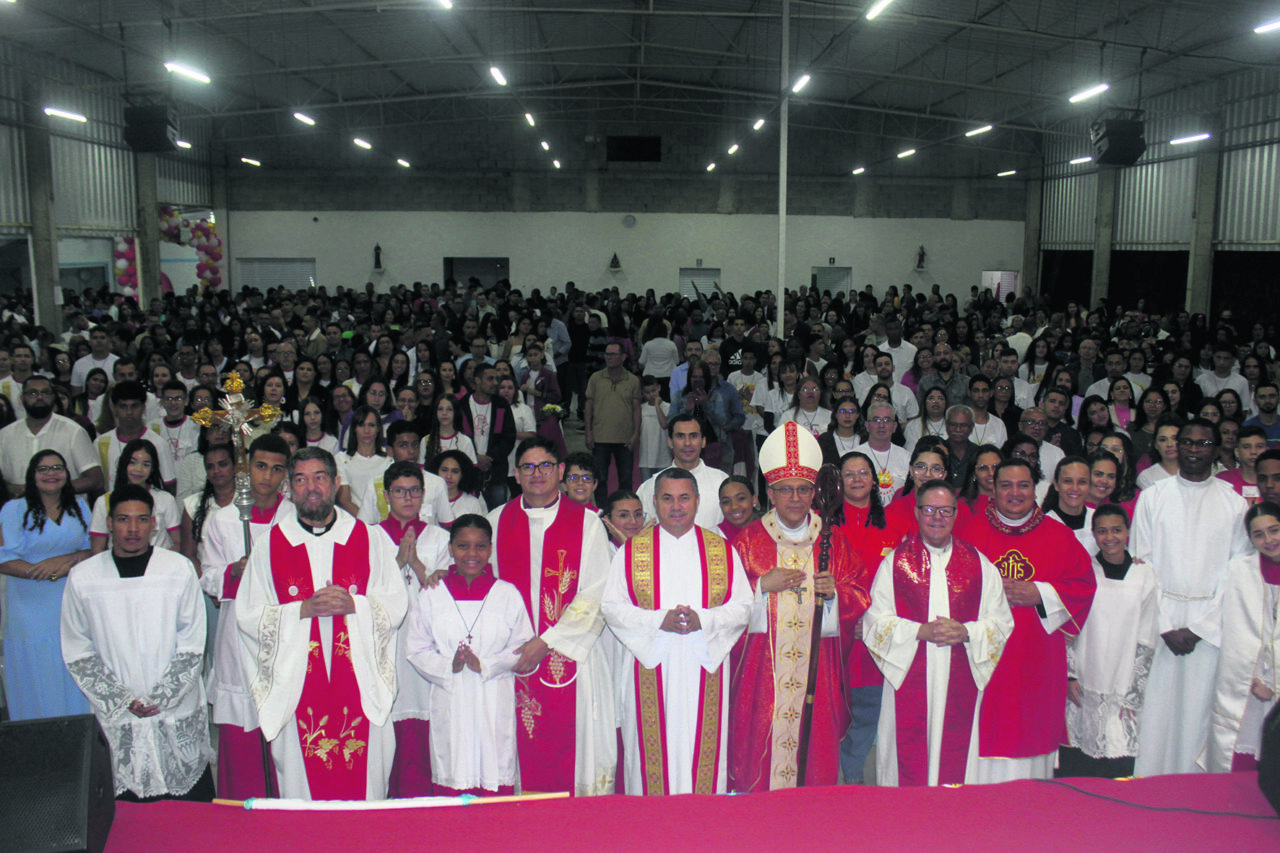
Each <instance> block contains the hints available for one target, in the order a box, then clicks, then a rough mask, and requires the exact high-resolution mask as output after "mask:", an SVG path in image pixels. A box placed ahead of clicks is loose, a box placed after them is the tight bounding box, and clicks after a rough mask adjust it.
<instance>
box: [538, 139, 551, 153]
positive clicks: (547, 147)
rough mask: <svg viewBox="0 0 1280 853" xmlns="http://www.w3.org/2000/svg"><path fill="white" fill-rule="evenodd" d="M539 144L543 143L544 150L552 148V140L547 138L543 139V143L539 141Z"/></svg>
mask: <svg viewBox="0 0 1280 853" xmlns="http://www.w3.org/2000/svg"><path fill="white" fill-rule="evenodd" d="M539 144H540V145H542V150H543V151H550V150H551V143H550V142H548V141H547V140H545V139H544V140H542V142H541V143H539Z"/></svg>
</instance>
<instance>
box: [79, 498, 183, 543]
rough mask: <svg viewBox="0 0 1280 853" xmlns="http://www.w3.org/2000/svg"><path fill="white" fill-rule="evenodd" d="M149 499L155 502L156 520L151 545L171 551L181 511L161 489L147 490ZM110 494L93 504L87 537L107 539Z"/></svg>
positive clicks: (108, 535)
mask: <svg viewBox="0 0 1280 853" xmlns="http://www.w3.org/2000/svg"><path fill="white" fill-rule="evenodd" d="M148 491H149V492H151V499H152V500H153V501H155V508H154V509H153V510H152V513H153V515H154V516H155V519H156V529H155V530H153V531H152V532H151V544H152V545H153V546H154V547H156V548H167V549H169V550H173V536H172V535H170V534H171V533H172V532H173V531H175V530H177V529H178V528H179V527H181V526H182V510H181V509H180V508H179V507H178V501H177V500H176V499H175V498H174V497H173V495H171V494H169V493H168V492H166V491H164V490H163V489H148ZM110 498H111V492H107V493H106V494H105V495H103V496H102V497H100V498H98V499H97V500H96V501H94V503H93V516H92V517H91V518H90V519H89V535H90V536H101V537H103V538H109V537H110V536H111V532H110V528H109V527H108V526H107V503H108V502H109V500H110Z"/></svg>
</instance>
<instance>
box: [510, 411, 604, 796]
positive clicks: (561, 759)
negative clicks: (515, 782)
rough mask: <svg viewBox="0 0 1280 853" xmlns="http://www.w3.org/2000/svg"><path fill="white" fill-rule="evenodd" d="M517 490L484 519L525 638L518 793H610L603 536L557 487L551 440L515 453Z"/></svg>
mask: <svg viewBox="0 0 1280 853" xmlns="http://www.w3.org/2000/svg"><path fill="white" fill-rule="evenodd" d="M516 463H517V464H516V480H517V482H518V483H519V484H520V487H521V489H522V490H523V491H522V494H521V495H520V497H517V498H516V499H515V500H512V501H508V502H507V503H506V504H504V505H502V506H500V507H498V508H497V509H495V510H493V511H492V512H490V513H489V515H488V519H489V523H490V524H491V525H492V526H493V558H492V559H493V567H494V574H495V575H496V576H497V577H499V578H501V579H502V580H505V581H508V582H509V583H511V584H513V585H514V586H515V587H516V589H518V590H519V591H520V594H521V596H522V598H523V599H524V602H525V607H526V608H528V610H529V616H530V621H531V623H532V625H533V631H534V637H533V639H532V640H530V641H529V642H528V643H525V644H524V646H523V647H522V648H521V652H520V659H519V660H518V661H517V662H516V667H515V671H516V676H517V679H516V715H517V720H518V726H517V731H516V739H517V746H518V751H519V754H520V788H521V790H522V791H523V792H534V791H537V792H548V791H572V792H573V793H574V794H576V795H577V796H594V795H598V794H612V793H613V792H614V783H615V774H616V769H617V760H618V759H617V753H618V746H617V728H616V726H615V725H614V716H615V713H614V712H615V701H614V698H613V670H612V667H611V665H610V658H609V650H608V648H606V646H605V644H603V643H601V642H598V640H599V637H600V632H601V631H602V630H603V629H604V618H603V617H602V616H601V615H600V598H601V596H602V595H603V593H604V585H605V579H606V578H607V576H608V571H609V539H608V535H607V533H606V532H605V529H604V524H602V523H601V521H600V519H599V518H598V517H597V516H596V515H595V514H594V513H592V512H589V511H587V510H586V509H585V508H584V507H583V506H582V505H580V504H576V503H574V502H573V501H571V500H569V499H568V498H566V497H563V493H562V492H561V491H560V482H561V480H562V479H563V477H564V463H563V462H561V461H560V456H559V450H558V449H557V448H556V445H555V444H554V443H552V442H551V440H550V439H547V438H545V437H544V436H534V437H533V438H527V439H525V440H524V441H522V442H520V444H519V446H518V447H517V448H516Z"/></svg>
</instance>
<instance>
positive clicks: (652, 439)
mask: <svg viewBox="0 0 1280 853" xmlns="http://www.w3.org/2000/svg"><path fill="white" fill-rule="evenodd" d="M640 393H641V395H642V399H641V402H640V482H642V483H643V482H644V481H645V480H648V479H649V478H650V477H652V476H653V475H655V474H657V473H658V472H659V471H661V470H663V469H664V468H669V467H671V446H670V445H669V444H667V413H668V412H669V411H670V410H671V404H670V403H667V402H665V401H664V400H663V399H662V385H661V384H660V383H659V382H658V380H657V379H656V378H655V377H653V376H643V377H641V378H640Z"/></svg>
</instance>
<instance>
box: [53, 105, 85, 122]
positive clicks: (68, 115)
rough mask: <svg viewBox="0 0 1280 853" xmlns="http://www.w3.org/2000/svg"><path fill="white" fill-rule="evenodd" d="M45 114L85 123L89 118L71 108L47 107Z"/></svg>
mask: <svg viewBox="0 0 1280 853" xmlns="http://www.w3.org/2000/svg"><path fill="white" fill-rule="evenodd" d="M44 114H45V115H47V116H53V117H54V118H65V119H70V120H71V121H78V122H80V123H81V124H84V123H85V122H87V121H88V120H89V119H87V118H85V117H84V116H82V115H80V113H73V112H71V111H70V110H60V109H58V108H57V107H45V108H44Z"/></svg>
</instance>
